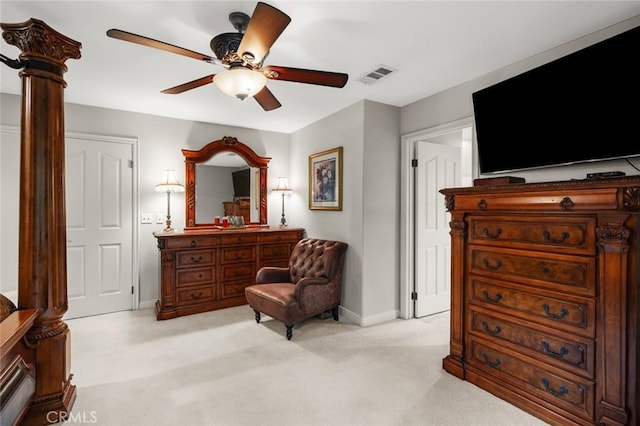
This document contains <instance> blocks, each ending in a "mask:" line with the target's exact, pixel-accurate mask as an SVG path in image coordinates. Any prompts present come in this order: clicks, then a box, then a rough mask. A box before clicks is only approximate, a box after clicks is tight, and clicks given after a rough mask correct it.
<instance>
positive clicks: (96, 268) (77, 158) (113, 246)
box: [65, 137, 134, 319]
mask: <svg viewBox="0 0 640 426" xmlns="http://www.w3.org/2000/svg"><path fill="white" fill-rule="evenodd" d="M65 149H66V155H65V157H66V160H65V161H66V164H65V167H66V206H67V212H66V215H67V292H68V298H69V309H68V310H67V313H66V315H65V318H66V319H71V318H76V317H83V316H89V315H98V314H104V313H109V312H116V311H123V310H129V309H132V306H133V268H134V264H133V262H134V260H133V258H134V256H133V235H134V234H133V226H134V225H133V224H134V222H133V220H134V212H133V194H134V191H133V185H134V179H133V168H132V163H133V162H132V160H133V145H132V144H129V143H120V142H115V141H105V140H88V139H82V138H73V137H67V139H66V146H65Z"/></svg>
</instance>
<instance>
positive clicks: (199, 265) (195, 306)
mask: <svg viewBox="0 0 640 426" xmlns="http://www.w3.org/2000/svg"><path fill="white" fill-rule="evenodd" d="M154 236H155V237H156V238H157V240H158V249H159V251H160V299H159V300H158V301H157V302H156V318H157V319H159V320H164V319H169V318H175V317H178V316H183V315H190V314H195V313H198V312H206V311H211V310H214V309H220V308H227V307H230V306H238V305H243V304H246V303H247V301H246V299H245V297H244V288H245V287H246V286H248V285H250V284H253V283H254V280H255V277H256V273H257V271H258V269H259V268H261V267H262V266H283V267H286V266H288V262H289V256H290V255H291V251H292V250H293V247H294V246H295V245H296V243H297V242H298V241H299V240H300V239H302V238H303V236H304V229H302V228H269V227H256V228H243V229H237V230H236V229H229V230H215V229H214V230H207V231H200V230H198V231H184V232H173V233H162V232H157V233H154Z"/></svg>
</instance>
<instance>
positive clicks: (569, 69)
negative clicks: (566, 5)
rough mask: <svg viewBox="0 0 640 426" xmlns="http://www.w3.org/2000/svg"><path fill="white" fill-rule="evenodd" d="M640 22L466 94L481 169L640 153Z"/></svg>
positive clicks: (490, 170) (492, 170)
mask: <svg viewBox="0 0 640 426" xmlns="http://www.w3.org/2000/svg"><path fill="white" fill-rule="evenodd" d="M638 52H640V27H636V28H633V29H631V30H628V31H625V32H623V33H621V34H618V35H616V36H613V37H611V38H608V39H606V40H604V41H601V42H599V43H596V44H594V45H591V46H588V47H586V48H584V49H582V50H579V51H576V52H574V53H571V54H569V55H567V56H564V57H562V58H559V59H557V60H554V61H552V62H549V63H547V64H544V65H542V66H539V67H537V68H534V69H532V70H529V71H527V72H525V73H522V74H520V75H517V76H515V77H512V78H509V79H507V80H504V81H502V82H500V83H497V84H495V85H493V86H490V87H487V88H484V89H482V90H479V91H477V92H475V93H473V94H472V100H473V109H474V116H475V126H476V138H477V147H478V157H479V166H480V173H482V174H491V173H501V172H509V171H518V170H527V169H536V168H542V167H550V166H558V165H565V164H574V163H584V162H591V161H601V160H608V159H620V158H630V157H635V156H640V136H639V134H640V133H639V132H638V124H640V61H638Z"/></svg>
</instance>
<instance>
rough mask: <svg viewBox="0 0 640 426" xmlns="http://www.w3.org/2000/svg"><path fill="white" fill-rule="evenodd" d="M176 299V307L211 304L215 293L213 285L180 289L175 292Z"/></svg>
mask: <svg viewBox="0 0 640 426" xmlns="http://www.w3.org/2000/svg"><path fill="white" fill-rule="evenodd" d="M176 299H177V300H176V303H177V304H178V305H192V304H196V303H203V302H211V301H212V300H214V299H215V292H214V288H213V285H208V286H198V287H189V288H182V289H178V291H177V292H176Z"/></svg>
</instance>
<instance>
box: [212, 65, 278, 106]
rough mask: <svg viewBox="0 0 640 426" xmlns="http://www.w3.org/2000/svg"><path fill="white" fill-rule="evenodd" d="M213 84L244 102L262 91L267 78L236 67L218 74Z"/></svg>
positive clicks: (257, 72)
mask: <svg viewBox="0 0 640 426" xmlns="http://www.w3.org/2000/svg"><path fill="white" fill-rule="evenodd" d="M213 82H214V83H215V85H216V86H218V89H220V90H222V91H223V92H224V93H226V94H227V95H229V96H234V97H236V98H238V99H240V100H242V99H244V98H247V97H252V96H253V95H255V94H256V93H258V92H259V91H260V90H262V88H263V87H264V85H265V84H266V83H267V77H265V75H264V74H263V73H261V72H259V71H253V70H250V69H247V68H243V67H236V68H231V69H228V70H226V71H223V72H221V73H218V74H216V75H215V76H214V77H213Z"/></svg>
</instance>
